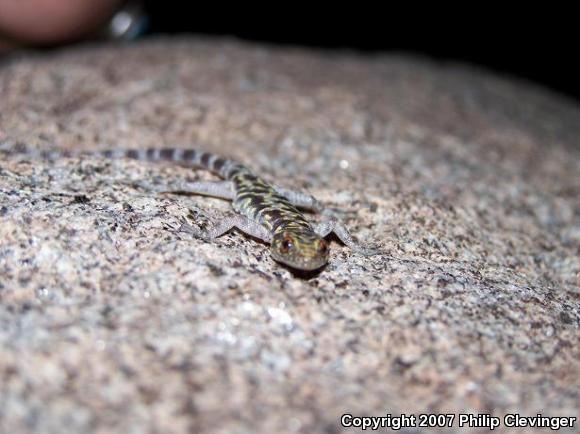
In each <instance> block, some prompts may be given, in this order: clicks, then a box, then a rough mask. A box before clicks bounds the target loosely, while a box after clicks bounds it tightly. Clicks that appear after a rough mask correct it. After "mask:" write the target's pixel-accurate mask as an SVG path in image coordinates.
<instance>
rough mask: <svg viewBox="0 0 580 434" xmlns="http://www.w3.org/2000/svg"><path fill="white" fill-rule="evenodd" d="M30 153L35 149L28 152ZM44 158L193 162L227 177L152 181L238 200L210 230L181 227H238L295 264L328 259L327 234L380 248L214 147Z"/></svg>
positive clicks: (203, 234)
mask: <svg viewBox="0 0 580 434" xmlns="http://www.w3.org/2000/svg"><path fill="white" fill-rule="evenodd" d="M27 153H28V154H30V152H27ZM38 154H39V155H40V156H41V157H42V158H47V159H56V158H62V157H72V156H82V155H89V156H90V155H98V156H102V157H105V158H113V159H119V158H130V159H135V160H141V161H166V162H173V163H175V164H179V165H184V166H188V167H201V168H204V169H207V170H209V171H211V172H213V173H215V174H217V175H218V176H220V177H221V178H222V179H223V180H224V181H220V182H189V183H187V182H184V183H180V184H176V185H169V186H165V187H163V188H161V189H160V188H158V187H154V186H150V185H147V187H148V188H149V189H151V190H157V191H164V192H168V191H187V192H191V193H195V194H202V195H207V196H214V197H219V198H222V199H227V200H231V201H232V206H233V208H234V210H235V211H236V215H235V216H233V217H228V218H224V219H223V220H221V221H220V222H219V223H218V224H214V225H213V227H212V228H211V229H210V230H208V231H202V230H200V229H198V228H196V227H194V226H191V225H187V224H184V225H183V226H182V228H181V230H183V231H185V232H188V233H190V234H192V235H193V236H194V237H197V238H204V239H214V238H216V237H219V236H220V235H222V234H224V233H226V232H228V231H229V230H231V229H232V228H238V229H240V230H241V231H243V232H245V233H247V234H249V235H251V236H253V237H255V238H258V239H260V240H262V241H264V242H267V243H270V252H271V255H272V257H273V258H274V259H275V260H276V261H278V262H281V263H283V264H285V265H287V266H289V267H291V268H293V269H297V270H305V271H309V270H317V269H319V268H321V267H323V266H324V265H325V264H326V263H327V262H328V254H329V250H328V243H327V241H326V240H325V239H324V237H326V236H327V235H328V234H330V233H331V232H334V233H335V234H336V235H337V236H338V238H339V239H340V240H341V241H342V242H343V243H345V244H346V245H347V246H349V247H350V248H351V249H352V250H354V251H356V252H357V253H360V254H363V255H373V254H377V253H378V252H377V251H376V250H373V249H369V248H365V247H362V246H360V245H359V244H357V243H356V242H355V241H354V240H353V238H352V237H351V236H350V234H349V232H348V230H347V229H346V227H345V226H344V224H343V223H342V222H341V221H340V220H338V219H337V218H336V217H335V216H334V215H332V213H330V212H329V211H327V210H325V209H324V207H323V206H322V205H321V203H320V202H319V201H318V200H316V199H315V198H314V197H312V196H310V195H307V194H304V193H301V192H296V191H293V190H288V189H285V188H281V187H277V186H275V185H273V184H270V183H268V182H266V181H265V180H264V179H262V178H261V177H259V176H257V175H256V174H254V173H253V172H252V171H251V170H250V169H249V168H248V167H246V166H244V165H242V164H239V163H236V162H235V161H233V160H230V159H228V158H223V157H220V156H217V155H215V154H212V153H208V152H203V151H198V150H195V149H182V148H151V149H110V150H103V151H86V152H85V151H78V152H77V151H66V150H54V151H41V152H39V153H38ZM300 209H308V210H311V211H315V212H319V213H321V214H322V215H323V216H324V217H325V219H324V220H323V221H322V222H321V223H318V224H311V223H310V222H309V221H308V220H307V219H306V217H305V216H304V214H303V213H302V212H301V211H300Z"/></svg>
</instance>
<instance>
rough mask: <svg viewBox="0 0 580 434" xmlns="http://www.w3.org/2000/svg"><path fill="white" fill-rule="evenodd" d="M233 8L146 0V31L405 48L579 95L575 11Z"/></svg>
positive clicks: (379, 48) (367, 48) (578, 33)
mask: <svg viewBox="0 0 580 434" xmlns="http://www.w3.org/2000/svg"><path fill="white" fill-rule="evenodd" d="M313 4H316V3H309V4H305V5H302V6H300V5H299V4H298V3H278V2H276V3H275V4H274V3H272V4H271V5H270V6H265V5H264V6H261V7H256V6H252V7H249V6H248V5H244V6H243V7H239V6H238V7H232V6H231V5H229V4H228V3H222V4H218V5H213V6H212V7H208V5H209V3H205V4H202V3H191V2H185V1H181V2H180V1H175V0H169V1H163V2H160V1H157V0H145V7H146V10H147V12H148V14H149V17H150V18H149V33H184V32H187V33H197V34H205V35H222V36H235V37H237V38H240V39H244V40H250V41H261V42H268V43H274V44H289V45H294V46H305V47H311V48H329V49H340V48H348V49H351V50H356V51H360V52H385V51H395V52H406V53H416V54H419V55H423V56H427V57H431V58H434V59H437V60H441V61H459V62H464V63H469V64H473V65H479V66H483V67H484V68H486V69H490V70H493V71H496V72H498V73H501V74H504V75H511V76H516V77H518V78H520V79H524V80H528V81H533V82H535V83H537V84H539V85H541V86H544V87H547V88H550V89H552V90H553V91H556V92H558V93H560V94H563V95H566V96H568V97H570V98H575V99H576V100H579V101H580V83H579V82H580V67H579V66H578V55H579V53H580V44H579V42H580V37H579V36H580V31H579V30H578V27H579V26H578V24H576V23H575V22H574V18H575V17H576V16H577V15H578V14H577V13H575V12H573V11H572V10H570V11H566V10H563V9H561V8H560V9H558V10H557V11H555V12H553V11H551V10H550V9H549V8H546V7H545V6H544V7H543V8H542V9H537V10H533V9H532V8H531V7H530V6H529V5H526V7H525V9H524V8H523V7H522V9H521V10H510V11H508V10H507V9H506V8H505V7H503V8H500V7H497V8H495V9H494V8H493V7H489V5H487V7H486V8H484V7H483V6H484V5H480V6H479V7H480V9H477V8H475V7H473V6H472V7H471V8H469V9H467V8H463V9H457V8H453V9H450V10H448V11H446V10H442V9H440V8H434V9H433V8H431V9H425V8H424V6H422V5H421V4H420V3H417V4H415V5H413V6H412V7H407V8H401V7H395V6H394V4H393V3H389V2H380V5H381V6H378V5H377V6H372V7H371V6H369V5H370V4H371V3H360V4H356V3H349V4H348V5H345V6H340V3H337V2H335V3H333V4H332V5H328V6H327V9H323V8H321V7H320V6H317V7H316V8H314V7H313V6H312V5H313ZM320 4H321V3H318V5H320Z"/></svg>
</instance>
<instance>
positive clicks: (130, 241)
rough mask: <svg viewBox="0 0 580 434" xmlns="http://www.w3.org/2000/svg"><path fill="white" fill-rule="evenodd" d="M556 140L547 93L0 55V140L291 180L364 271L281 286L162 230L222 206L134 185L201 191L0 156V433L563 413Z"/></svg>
mask: <svg viewBox="0 0 580 434" xmlns="http://www.w3.org/2000/svg"><path fill="white" fill-rule="evenodd" d="M579 137H580V110H579V107H578V106H577V105H574V104H573V103H572V102H570V101H565V100H561V99H559V98H558V97H557V96H556V95H552V94H550V93H548V92H546V91H543V90H541V89H536V88H533V87H532V86H530V85H527V84H525V83H516V82H510V81H509V80H507V79H502V78H498V77H496V76H493V75H492V74H489V73H485V72H481V71H478V70H475V69H470V68H467V67H464V66H460V65H449V64H445V65H440V64H435V63H430V62H429V61H426V60H422V59H415V58H411V57H398V56H389V55H385V56H378V57H373V58H365V57H361V56H354V55H351V54H348V53H334V54H332V53H316V52H302V51H299V50H292V49H272V48H270V47H260V46H252V45H244V44H240V43H235V42H229V41H199V40H195V39H173V40H172V39H160V40H152V41H148V42H143V43H139V44H135V45H128V46H123V47H115V46H100V47H80V48H76V49H69V50H66V51H62V52H56V53H47V54H43V55H27V56H22V57H20V58H13V59H9V60H5V61H4V63H3V64H2V66H1V67H0V140H4V141H8V142H21V143H23V144H26V145H28V146H31V147H36V148H43V147H50V146H62V147H68V148H86V149H89V148H97V147H108V146H119V147H149V146H156V145H157V146H165V145H175V144H178V145H183V146H191V145H197V146H198V147H203V148H205V149H208V150H213V151H214V152H218V153H221V154H225V155H228V156H232V157H235V158H237V159H239V160H241V161H243V162H245V163H248V164H249V165H251V166H252V167H253V168H254V169H256V170H257V171H260V172H261V173H262V174H264V176H265V177H266V178H268V179H270V180H276V181H278V182H279V183H280V184H282V185H286V186H290V187H297V188H306V189H307V190H308V191H310V192H311V193H313V194H315V195H316V196H318V197H319V198H320V199H321V200H323V201H325V202H326V203H328V204H329V206H331V207H333V208H336V209H340V210H342V211H343V212H344V214H343V215H344V218H345V219H346V221H347V223H348V225H349V226H350V227H351V228H352V231H353V233H354V234H355V235H356V236H357V237H358V238H359V239H362V240H366V241H368V242H370V243H373V244H376V245H379V246H381V248H382V249H383V250H384V251H385V252H386V253H385V254H384V255H382V256H375V257H371V258H363V257H360V256H358V255H355V254H351V252H349V251H348V250H347V249H346V248H344V247H343V246H341V245H340V244H339V243H337V242H333V243H332V245H331V248H332V253H331V261H330V264H329V265H328V266H327V267H326V268H325V269H324V270H322V272H320V273H319V274H316V275H312V276H295V275H293V274H292V273H291V272H290V271H289V270H287V269H285V268H284V267H282V266H280V265H278V264H276V263H275V262H273V261H272V260H271V259H270V257H269V254H268V251H267V246H265V245H262V244H260V243H258V242H256V241H254V240H251V239H248V238H245V237H244V236H243V235H241V234H239V233H235V232H234V233H231V234H228V235H226V236H224V237H223V238H221V239H220V240H219V241H218V242H216V243H213V244H212V243H206V242H203V241H199V240H193V239H191V238H189V237H188V236H187V235H184V234H180V233H177V232H176V230H175V227H176V226H177V225H178V224H179V222H180V221H181V220H182V219H184V218H185V217H187V216H189V218H191V219H193V220H199V221H206V219H208V218H213V219H217V218H218V217H219V216H222V215H225V214H227V213H229V212H230V210H229V205H228V204H227V203H226V202H222V201H219V200H216V199H210V198H202V197H194V196H176V195H151V194H148V193H147V192H146V191H145V190H143V189H142V188H138V187H136V186H135V183H136V182H138V181H142V180H153V181H154V182H159V183H163V182H167V181H171V180H178V179H182V178H188V179H200V178H201V179H212V176H211V175H208V174H205V173H202V172H193V171H190V170H187V169H185V168H174V167H168V166H163V165H152V164H143V163H139V162H133V161H113V162H111V161H105V160H100V159H97V158H83V159H78V158H77V159H66V160H62V161H57V162H43V161H35V160H30V159H29V160H27V159H26V158H22V157H13V156H10V157H8V156H5V155H4V156H1V157H0V201H1V203H0V431H1V432H3V433H25V432H26V433H28V432H34V433H56V432H58V433H68V432H71V433H73V432H74V433H78V432H98V433H111V432H119V433H121V432H122V433H137V432H151V433H154V432H158V433H161V432H163V433H185V432H202V433H209V432H215V433H250V432H264V433H274V432H295V433H332V432H339V431H342V430H343V428H341V426H340V424H339V421H340V416H341V415H342V414H343V413H351V414H353V415H361V416H362V415H374V416H385V415H386V414H388V413H390V414H398V413H406V414H409V413H415V414H418V413H424V412H430V413H456V414H457V413H460V412H461V413H472V414H476V413H487V414H491V415H494V416H502V415H504V414H506V413H514V412H515V413H520V414H522V415H524V416H534V415H536V414H537V413H542V414H543V415H549V416H556V415H559V416H578V413H579V411H578V410H579V408H580V380H579V379H580V361H579V360H580V342H579V337H580V333H579V325H580V303H579V300H580V290H579V286H580V274H579V273H580V259H579V257H580V252H579V246H580V218H579V215H580V199H579V195H580V177H579V173H580V156H579V154H580V146H579V141H580V139H579ZM502 429H503V430H505V427H504V428H502ZM346 431H348V432H354V430H346ZM451 431H457V432H468V431H470V430H468V429H460V428H458V427H457V424H455V427H454V428H453V429H452V430H451ZM407 432H434V430H425V429H419V428H416V429H411V430H408V431H407ZM517 432H523V431H521V430H518V431H517Z"/></svg>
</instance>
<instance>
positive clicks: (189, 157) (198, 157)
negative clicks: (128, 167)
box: [0, 145, 248, 179]
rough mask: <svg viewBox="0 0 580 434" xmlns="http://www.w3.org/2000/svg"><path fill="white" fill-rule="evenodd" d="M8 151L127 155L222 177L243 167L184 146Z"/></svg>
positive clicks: (46, 155) (48, 155)
mask: <svg viewBox="0 0 580 434" xmlns="http://www.w3.org/2000/svg"><path fill="white" fill-rule="evenodd" d="M0 150H1V151H3V152H6V153H8V154H22V155H28V156H31V157H35V158H42V159H45V160H57V159H59V158H73V157H80V156H99V157H103V158H108V159H122V158H129V159H132V160H139V161H151V162H165V161H168V162H173V163H175V164H180V165H184V166H188V167H201V168H204V169H206V170H209V171H211V172H213V173H215V174H217V175H219V176H221V177H222V178H224V179H231V177H232V176H233V175H234V174H235V173H237V172H239V171H240V170H248V169H245V167H244V166H242V165H241V164H239V163H236V162H235V161H233V160H230V159H229V158H224V157H220V156H219V155H216V154H212V153H210V152H205V151H201V150H197V149H185V148H148V149H104V150H70V149H50V150H36V149H27V148H23V147H22V146H19V145H17V146H13V147H10V148H9V149H0Z"/></svg>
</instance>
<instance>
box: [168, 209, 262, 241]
mask: <svg viewBox="0 0 580 434" xmlns="http://www.w3.org/2000/svg"><path fill="white" fill-rule="evenodd" d="M212 226H213V227H212V228H211V229H209V230H206V231H204V230H201V229H198V228H196V227H195V226H191V225H189V224H187V223H184V224H182V225H181V228H180V229H179V230H180V231H182V232H187V233H189V234H191V235H193V236H194V237H195V238H201V239H205V240H214V239H216V238H217V237H219V236H221V235H223V234H225V233H226V232H228V231H230V230H231V229H233V228H238V229H239V230H241V231H242V232H244V233H245V234H248V235H250V236H252V237H254V238H258V239H259V240H262V241H264V242H265V243H270V242H271V241H272V234H271V233H270V231H268V230H267V229H266V228H265V227H264V226H262V225H260V224H259V223H256V222H255V221H253V220H251V219H249V218H247V217H245V216H243V215H235V216H231V217H226V218H224V219H223V220H221V221H220V222H219V223H217V224H213V225H212Z"/></svg>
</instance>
